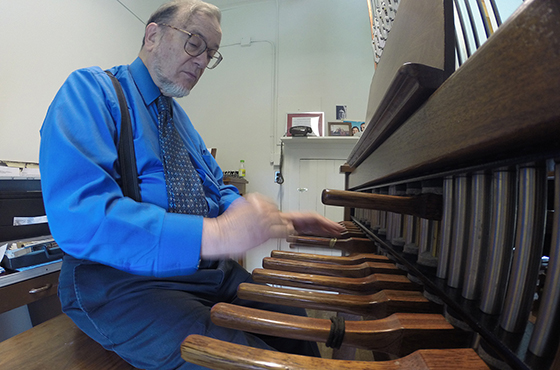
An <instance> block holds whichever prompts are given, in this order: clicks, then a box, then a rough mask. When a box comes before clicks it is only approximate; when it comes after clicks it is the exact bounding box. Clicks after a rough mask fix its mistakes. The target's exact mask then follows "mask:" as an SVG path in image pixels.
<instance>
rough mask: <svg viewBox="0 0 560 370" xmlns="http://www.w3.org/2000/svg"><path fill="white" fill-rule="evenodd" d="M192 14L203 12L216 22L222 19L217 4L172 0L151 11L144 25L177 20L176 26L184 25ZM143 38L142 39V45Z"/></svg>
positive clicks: (198, 0)
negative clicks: (178, 23)
mask: <svg viewBox="0 0 560 370" xmlns="http://www.w3.org/2000/svg"><path fill="white" fill-rule="evenodd" d="M194 14H204V15H207V16H209V17H213V18H216V20H217V21H218V23H220V22H221V20H222V12H221V11H220V9H218V7H217V6H215V5H212V4H209V3H205V2H204V1H201V0H172V1H169V2H167V3H165V4H163V5H161V6H160V7H159V8H158V9H157V10H156V11H155V12H153V13H152V15H151V16H150V19H148V22H147V23H146V25H148V24H150V23H158V24H159V23H168V24H171V23H172V22H173V21H174V20H179V22H180V23H181V24H180V25H178V26H182V25H185V24H187V23H188V22H189V20H190V18H191V17H192V16H193V15H194ZM144 42H145V39H144V38H143V39H142V46H144Z"/></svg>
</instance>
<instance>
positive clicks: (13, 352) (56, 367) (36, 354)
mask: <svg viewBox="0 0 560 370" xmlns="http://www.w3.org/2000/svg"><path fill="white" fill-rule="evenodd" d="M0 369H2V370H23V369H25V370H51V369H52V370H63V369H69V370H126V369H135V368H134V367H133V366H131V365H129V364H128V363H127V362H125V361H124V360H123V359H121V358H120V357H119V356H117V355H116V354H115V353H114V352H110V351H107V350H105V349H104V348H103V347H102V346H101V345H100V344H98V343H97V342H95V341H94V340H93V339H91V338H89V337H88V336H87V335H85V334H84V333H83V332H82V331H81V330H80V329H78V327H77V326H76V325H75V324H74V323H73V322H72V320H70V318H69V317H68V316H66V315H64V314H63V315H59V316H57V317H55V318H53V319H50V320H48V321H45V322H44V323H42V324H39V325H37V326H35V327H33V328H31V329H29V330H27V331H25V332H23V333H21V334H19V335H16V336H15V337H12V338H10V339H7V340H5V341H3V342H1V343H0Z"/></svg>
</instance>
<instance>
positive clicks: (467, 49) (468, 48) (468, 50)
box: [453, 0, 472, 58]
mask: <svg viewBox="0 0 560 370" xmlns="http://www.w3.org/2000/svg"><path fill="white" fill-rule="evenodd" d="M453 3H454V5H455V6H454V8H455V11H456V12H457V19H458V20H459V25H460V26H461V34H462V35H463V40H464V43H465V52H466V54H467V58H468V57H470V56H471V55H472V50H471V46H470V44H469V39H468V37H467V28H466V26H465V20H464V19H463V13H462V12H461V8H460V7H459V0H453ZM455 30H456V31H455V32H457V26H455ZM457 37H459V36H458V35H457Z"/></svg>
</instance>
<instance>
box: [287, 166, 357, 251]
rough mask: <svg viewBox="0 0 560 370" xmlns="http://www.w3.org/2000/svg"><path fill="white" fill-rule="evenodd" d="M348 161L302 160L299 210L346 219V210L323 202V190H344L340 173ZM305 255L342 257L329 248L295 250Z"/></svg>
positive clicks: (337, 219) (335, 219)
mask: <svg viewBox="0 0 560 370" xmlns="http://www.w3.org/2000/svg"><path fill="white" fill-rule="evenodd" d="M345 162H346V159H300V161H299V186H298V209H299V210H300V211H315V212H317V213H319V214H320V215H323V216H325V217H327V218H328V219H330V220H333V221H336V222H338V221H342V220H343V219H344V208H343V207H335V206H326V205H324V204H323V203H322V202H321V193H322V192H323V189H338V190H344V174H342V173H340V166H342V165H343V164H344V163H345ZM295 250H296V251H298V252H304V253H320V254H329V255H337V256H340V251H335V250H330V249H328V248H303V247H298V248H296V249H295Z"/></svg>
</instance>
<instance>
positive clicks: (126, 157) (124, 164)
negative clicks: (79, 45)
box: [105, 71, 142, 202]
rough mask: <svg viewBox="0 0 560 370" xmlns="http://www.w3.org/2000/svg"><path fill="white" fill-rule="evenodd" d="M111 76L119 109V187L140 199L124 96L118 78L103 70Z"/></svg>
mask: <svg viewBox="0 0 560 370" xmlns="http://www.w3.org/2000/svg"><path fill="white" fill-rule="evenodd" d="M105 73H107V75H109V77H110V78H111V81H112V82H113V86H114V87H115V91H116V92H117V97H118V99H119V105H120V109H121V134H120V138H119V147H118V153H119V164H120V166H121V181H122V183H121V188H122V191H123V194H124V196H126V197H129V198H132V199H134V200H135V201H137V202H140V201H142V197H141V196H140V187H139V186H138V170H137V168H136V154H135V153H134V139H133V137H132V124H131V123H130V114H129V113H128V106H127V104H126V97H125V96H124V92H123V90H122V87H121V84H120V82H119V80H117V78H116V77H115V76H114V75H113V74H112V73H111V72H109V71H105Z"/></svg>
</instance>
